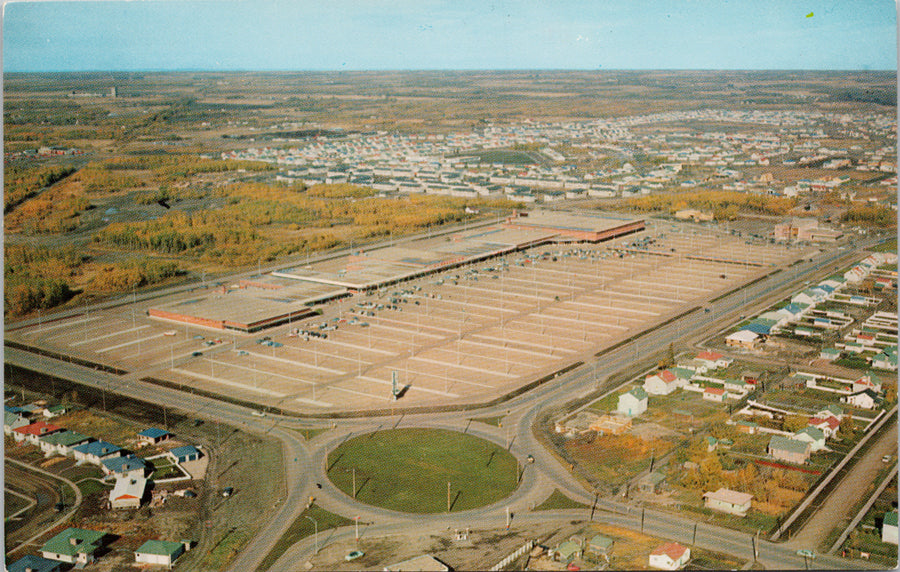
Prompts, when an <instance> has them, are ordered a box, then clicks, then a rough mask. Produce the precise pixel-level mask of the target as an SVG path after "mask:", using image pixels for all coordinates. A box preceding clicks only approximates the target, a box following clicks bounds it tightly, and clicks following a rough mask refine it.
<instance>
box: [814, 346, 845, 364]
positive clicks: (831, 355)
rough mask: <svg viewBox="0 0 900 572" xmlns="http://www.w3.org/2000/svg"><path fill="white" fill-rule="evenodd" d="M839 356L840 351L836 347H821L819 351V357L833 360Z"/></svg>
mask: <svg viewBox="0 0 900 572" xmlns="http://www.w3.org/2000/svg"><path fill="white" fill-rule="evenodd" d="M840 357H841V352H840V351H839V350H838V349H836V348H822V351H820V352H819V359H824V360H828V361H834V360H836V359H838V358H840Z"/></svg>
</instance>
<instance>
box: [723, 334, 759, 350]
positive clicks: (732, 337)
mask: <svg viewBox="0 0 900 572" xmlns="http://www.w3.org/2000/svg"><path fill="white" fill-rule="evenodd" d="M758 341H759V334H758V333H756V332H752V331H750V330H739V331H737V332H734V333H733V334H729V335H727V336H725V345H726V346H728V347H732V348H743V349H745V350H752V349H754V348H755V347H756V344H757V342H758Z"/></svg>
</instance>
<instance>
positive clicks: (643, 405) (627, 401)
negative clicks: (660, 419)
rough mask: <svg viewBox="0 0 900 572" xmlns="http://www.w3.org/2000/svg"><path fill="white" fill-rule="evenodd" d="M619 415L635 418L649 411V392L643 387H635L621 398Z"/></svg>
mask: <svg viewBox="0 0 900 572" xmlns="http://www.w3.org/2000/svg"><path fill="white" fill-rule="evenodd" d="M617 410H618V411H619V413H623V414H625V415H628V416H629V417H634V416H635V415H640V414H641V413H643V412H644V411H647V392H646V391H644V389H643V388H642V387H635V388H634V389H632V390H631V391H629V392H627V393H623V394H622V395H620V396H619V406H618V408H617Z"/></svg>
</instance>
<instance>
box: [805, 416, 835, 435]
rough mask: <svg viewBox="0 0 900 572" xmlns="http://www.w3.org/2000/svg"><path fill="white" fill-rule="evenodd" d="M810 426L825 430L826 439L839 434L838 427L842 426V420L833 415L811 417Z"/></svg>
mask: <svg viewBox="0 0 900 572" xmlns="http://www.w3.org/2000/svg"><path fill="white" fill-rule="evenodd" d="M809 426H810V427H818V428H819V429H821V430H822V431H824V432H825V438H826V439H831V438H832V437H834V436H835V435H837V432H838V428H840V426H841V422H840V420H839V419H838V418H837V417H834V416H831V415H829V416H828V417H810V419H809Z"/></svg>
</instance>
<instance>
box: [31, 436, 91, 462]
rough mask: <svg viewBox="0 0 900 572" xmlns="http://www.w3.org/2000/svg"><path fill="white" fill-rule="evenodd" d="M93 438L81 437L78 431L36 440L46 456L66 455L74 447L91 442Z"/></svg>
mask: <svg viewBox="0 0 900 572" xmlns="http://www.w3.org/2000/svg"><path fill="white" fill-rule="evenodd" d="M92 439H93V437H88V436H87V435H82V434H81V433H79V432H78V431H70V430H68V429H66V430H65V431H60V432H57V433H52V434H50V435H44V436H43V437H41V438H40V439H38V442H39V443H38V444H39V445H40V447H41V451H43V452H44V453H45V454H47V455H66V456H68V455H69V454H71V453H72V452H73V450H74V449H75V447H77V446H78V445H82V444H84V443H87V442H88V441H91V440H92Z"/></svg>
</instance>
